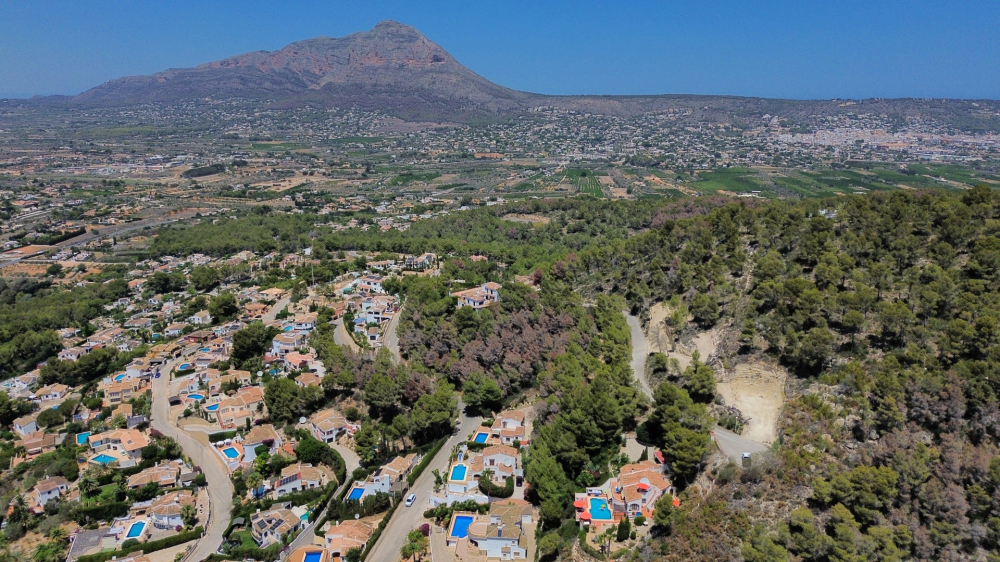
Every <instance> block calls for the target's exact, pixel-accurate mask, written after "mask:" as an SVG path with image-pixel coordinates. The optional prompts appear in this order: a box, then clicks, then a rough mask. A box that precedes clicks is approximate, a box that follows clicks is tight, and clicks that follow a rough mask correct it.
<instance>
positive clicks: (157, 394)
mask: <svg viewBox="0 0 1000 562" xmlns="http://www.w3.org/2000/svg"><path fill="white" fill-rule="evenodd" d="M181 361H183V358H181V359H175V360H173V361H171V362H169V363H167V364H166V365H164V367H163V368H162V369H161V372H162V373H163V374H162V375H161V376H160V378H154V379H153V384H152V388H153V406H152V412H151V413H152V416H151V418H152V419H151V420H150V424H151V425H152V427H153V429H156V430H157V431H159V432H160V433H162V434H164V435H166V436H168V437H172V438H173V439H174V440H175V441H177V444H178V445H180V446H181V449H183V450H184V454H186V455H187V456H188V457H189V458H190V459H191V462H193V463H194V464H195V465H197V466H200V467H201V469H202V471H203V472H204V473H205V478H206V479H207V480H208V496H209V499H210V500H211V506H210V516H209V522H208V527H207V529H206V530H205V535H204V536H203V537H202V538H201V539H199V540H198V543H197V544H196V546H195V548H194V551H193V552H192V553H191V555H190V556H189V557H188V559H189V560H204V559H205V558H207V557H208V555H210V554H214V553H215V552H216V551H217V550H218V549H219V546H220V545H222V539H223V536H222V535H223V533H225V532H226V527H228V526H229V514H230V512H231V511H232V509H233V486H232V482H230V481H229V473H228V472H227V471H226V469H225V467H223V465H222V460H221V459H219V458H218V455H216V454H215V453H214V452H213V451H212V450H211V449H210V448H208V447H206V446H205V445H202V444H201V443H199V442H198V440H197V439H195V438H194V437H192V436H191V435H189V434H188V433H187V432H186V431H184V430H182V429H180V428H179V427H177V425H176V423H175V421H176V420H174V419H172V418H171V416H170V403H169V402H168V397H169V396H170V371H171V370H173V368H174V366H175V365H176V364H178V363H180V362H181Z"/></svg>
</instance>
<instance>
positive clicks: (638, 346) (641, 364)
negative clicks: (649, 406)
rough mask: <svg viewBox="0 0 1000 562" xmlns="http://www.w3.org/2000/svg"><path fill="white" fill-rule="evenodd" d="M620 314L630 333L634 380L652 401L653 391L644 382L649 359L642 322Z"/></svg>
mask: <svg viewBox="0 0 1000 562" xmlns="http://www.w3.org/2000/svg"><path fill="white" fill-rule="evenodd" d="M622 314H624V315H625V322H626V323H627V324H628V329H629V331H631V332H632V373H633V375H634V376H635V380H637V381H639V388H640V389H641V390H642V392H643V393H644V394H645V395H646V396H648V397H649V399H650V400H652V399H653V389H652V388H650V387H649V381H647V380H646V359H647V358H648V357H649V349H648V348H647V346H646V334H645V333H644V332H643V331H642V322H641V321H639V319H638V318H637V317H635V316H632V315H631V314H629V313H627V312H622Z"/></svg>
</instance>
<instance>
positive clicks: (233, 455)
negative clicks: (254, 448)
mask: <svg viewBox="0 0 1000 562" xmlns="http://www.w3.org/2000/svg"><path fill="white" fill-rule="evenodd" d="M222 454H223V455H226V458H230V459H237V458H239V457H240V452H239V451H237V450H236V447H226V448H225V449H223V450H222Z"/></svg>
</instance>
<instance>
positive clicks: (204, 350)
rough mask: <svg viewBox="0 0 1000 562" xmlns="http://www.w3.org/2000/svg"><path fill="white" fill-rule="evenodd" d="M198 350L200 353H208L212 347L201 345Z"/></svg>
mask: <svg viewBox="0 0 1000 562" xmlns="http://www.w3.org/2000/svg"><path fill="white" fill-rule="evenodd" d="M198 351H200V352H202V353H208V352H209V351H212V349H211V348H208V347H203V348H201V349H199V350H198Z"/></svg>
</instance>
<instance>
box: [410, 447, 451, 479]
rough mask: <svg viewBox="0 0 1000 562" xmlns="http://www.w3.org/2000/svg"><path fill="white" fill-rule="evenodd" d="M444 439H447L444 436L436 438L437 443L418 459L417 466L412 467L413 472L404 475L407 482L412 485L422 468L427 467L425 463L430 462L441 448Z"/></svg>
mask: <svg viewBox="0 0 1000 562" xmlns="http://www.w3.org/2000/svg"><path fill="white" fill-rule="evenodd" d="M445 441H447V439H446V438H444V437H442V438H441V439H438V440H437V443H435V444H434V445H433V446H432V447H431V448H430V449H429V450H428V451H427V452H425V453H424V457H423V458H422V459H420V463H419V464H417V466H416V467H414V469H413V472H411V473H410V474H409V475H408V476H407V477H406V483H407V484H409V485H410V486H412V485H413V483H414V482H416V481H417V478H418V477H420V473H422V472H423V471H424V469H425V468H427V465H428V464H430V463H431V460H432V459H433V458H434V456H435V455H437V454H438V451H440V450H441V447H444V443H445Z"/></svg>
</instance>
